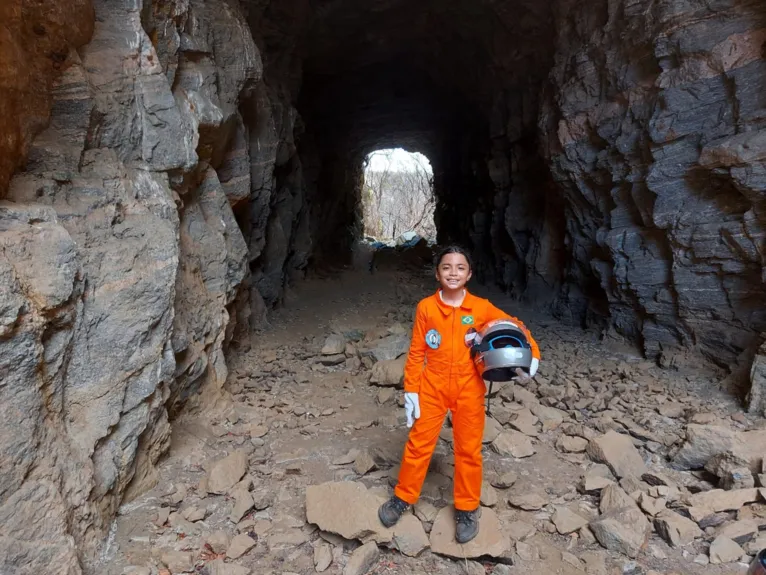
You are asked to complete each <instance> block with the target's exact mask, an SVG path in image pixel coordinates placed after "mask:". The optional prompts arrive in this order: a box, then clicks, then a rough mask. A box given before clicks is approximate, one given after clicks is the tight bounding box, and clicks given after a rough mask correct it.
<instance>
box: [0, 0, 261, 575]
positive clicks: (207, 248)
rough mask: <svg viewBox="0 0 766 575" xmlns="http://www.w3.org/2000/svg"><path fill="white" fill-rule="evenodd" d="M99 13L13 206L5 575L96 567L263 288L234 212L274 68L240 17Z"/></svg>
mask: <svg viewBox="0 0 766 575" xmlns="http://www.w3.org/2000/svg"><path fill="white" fill-rule="evenodd" d="M93 8H94V10H95V25H94V23H93V18H92V16H91V20H90V23H89V24H88V26H85V25H80V29H91V28H92V30H93V35H92V38H91V39H90V42H89V43H88V44H87V45H85V46H84V47H83V48H81V49H80V50H79V51H74V50H70V51H69V52H68V55H67V52H66V50H65V51H64V54H65V55H66V59H65V60H64V61H63V62H60V74H59V75H58V77H57V78H56V79H55V81H54V78H53V77H52V76H51V78H50V80H51V82H53V83H52V86H53V89H52V106H51V109H50V123H49V125H48V127H47V128H46V129H45V130H44V131H43V132H42V133H41V134H40V135H39V136H38V137H37V138H36V139H35V140H34V142H33V143H32V144H31V146H30V147H29V152H28V159H27V161H26V164H25V167H24V170H23V171H21V172H19V173H17V174H16V175H15V176H14V178H13V179H12V180H11V182H10V186H8V187H3V192H4V193H3V196H4V197H5V198H6V199H5V200H4V201H2V202H0V213H1V214H2V215H0V220H1V221H2V223H1V224H0V246H2V251H0V270H1V271H0V275H2V278H3V281H2V282H1V284H0V285H1V286H2V288H0V289H2V292H0V293H2V298H0V300H1V301H2V305H0V310H1V311H2V313H1V314H0V326H1V327H0V329H1V330H2V332H1V333H2V341H1V342H0V380H2V382H3V385H2V386H0V405H2V407H3V410H4V413H6V414H11V416H10V417H3V418H0V517H2V518H3V522H2V527H0V571H2V572H3V573H33V572H37V573H52V574H53V573H66V574H68V575H69V574H75V573H80V572H81V568H82V567H87V566H88V564H89V563H90V561H91V560H92V559H93V551H94V549H95V547H96V545H97V544H98V543H99V542H100V540H101V539H102V537H103V535H104V532H105V531H104V530H105V528H106V527H108V525H109V522H110V521H111V518H112V516H113V515H114V513H115V511H116V509H117V507H118V505H119V504H120V502H121V501H122V500H123V499H124V497H125V495H126V493H127V495H128V496H131V495H132V494H135V493H138V492H140V490H141V489H142V488H144V487H146V486H147V485H149V484H151V482H152V481H153V479H154V477H153V464H154V463H155V462H156V461H157V459H158V458H159V456H160V455H161V454H162V453H163V452H164V451H165V449H166V448H167V445H168V441H169V432H170V427H169V423H168V411H171V412H173V411H175V410H177V409H178V408H179V407H180V406H181V405H182V404H183V403H184V402H187V400H188V398H190V397H199V395H197V393H196V392H197V391H198V390H199V389H200V388H204V389H205V390H206V391H208V392H210V393H214V392H216V391H217V390H219V389H220V387H221V386H222V384H223V382H224V380H225V378H226V365H225V360H224V357H223V346H224V342H225V340H226V339H227V338H230V337H231V336H232V331H233V329H232V323H233V322H232V318H231V314H232V313H233V312H236V311H237V310H236V305H235V298H236V296H237V294H238V293H239V292H240V291H241V290H242V289H243V282H244V281H245V280H246V278H247V276H248V265H247V264H248V251H247V244H246V241H245V238H244V236H243V234H242V232H241V231H240V228H239V227H238V225H237V222H236V220H235V217H234V213H233V211H232V207H231V204H234V205H236V204H237V202H241V201H242V197H241V196H242V195H243V193H242V191H241V190H240V188H241V187H242V186H244V187H245V188H246V189H247V188H249V184H248V183H242V181H241V180H247V179H249V165H248V163H247V162H244V163H242V162H238V160H237V158H238V157H239V156H241V155H243V154H244V155H245V156H246V155H247V154H246V152H243V151H242V147H243V140H244V136H243V133H244V132H245V130H246V129H245V127H244V124H243V121H242V118H241V116H240V114H239V103H240V102H241V101H242V100H243V99H246V98H247V97H249V92H250V91H251V90H252V89H253V87H254V86H255V85H256V83H257V82H258V81H259V80H260V78H261V73H262V65H261V59H260V54H259V51H258V50H257V48H256V46H255V44H254V42H253V39H252V35H251V34H250V31H249V29H248V27H247V24H246V23H245V21H244V17H243V15H242V14H241V12H240V11H239V8H238V6H237V5H236V4H228V3H226V2H223V1H219V2H210V1H204V2H203V1H202V0H199V1H197V0H192V1H191V2H180V1H179V2H164V3H156V4H154V5H151V4H147V5H145V6H144V8H143V10H141V9H140V8H139V7H135V8H127V7H121V6H117V5H115V4H114V3H112V2H108V1H107V0H96V1H95V2H94V3H93ZM62 10H64V11H66V9H65V8H62ZM64 22H66V20H64ZM155 45H156V48H155ZM22 64H23V63H22ZM4 120H8V118H4ZM11 120H13V118H11ZM218 169H220V170H221V174H220V175H219V173H218V171H217V170H218ZM6 192H7V193H6ZM245 195H246V193H245ZM42 526H44V527H45V529H40V528H41V527H42ZM30 530H32V531H30Z"/></svg>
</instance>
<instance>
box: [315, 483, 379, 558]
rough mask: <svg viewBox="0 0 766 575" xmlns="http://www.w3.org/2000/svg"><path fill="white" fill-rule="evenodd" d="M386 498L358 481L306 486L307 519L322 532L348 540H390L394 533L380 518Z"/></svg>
mask: <svg viewBox="0 0 766 575" xmlns="http://www.w3.org/2000/svg"><path fill="white" fill-rule="evenodd" d="M384 501H385V499H384V498H383V497H380V496H379V495H376V494H374V493H372V492H370V491H369V490H368V489H367V487H366V486H365V485H364V484H362V483H358V482H355V481H337V482H333V481H330V482H327V483H322V484H320V485H310V486H309V487H307V488H306V519H307V520H308V522H309V523H312V524H314V525H316V526H318V527H319V528H320V529H321V530H322V531H329V532H330V533H335V534H337V535H340V536H341V537H345V538H346V539H360V540H361V539H364V540H366V541H369V540H374V541H375V542H377V543H390V542H391V540H392V538H393V535H394V532H393V530H392V529H386V528H385V527H383V524H382V523H381V522H380V519H378V507H380V505H381V504H382V503H383V502H384Z"/></svg>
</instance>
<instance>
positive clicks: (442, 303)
mask: <svg viewBox="0 0 766 575" xmlns="http://www.w3.org/2000/svg"><path fill="white" fill-rule="evenodd" d="M436 279H437V281H438V282H439V284H440V285H441V288H440V289H439V290H437V292H436V293H435V294H433V295H431V296H429V297H427V298H425V299H423V300H421V301H420V303H419V304H418V307H417V312H416V314H415V325H414V327H413V330H412V342H411V344H410V351H409V356H408V358H407V364H406V366H405V370H404V408H405V413H406V415H407V427H411V428H412V430H411V431H410V436H409V439H408V441H407V445H406V447H405V448H404V457H403V459H402V466H401V471H400V472H399V483H398V485H397V486H396V488H395V489H394V496H393V497H392V498H391V499H390V500H389V501H387V502H386V503H384V504H383V505H382V506H381V507H380V509H379V510H378V517H379V518H380V521H381V523H383V525H385V526H386V527H391V526H393V525H394V524H395V523H396V522H397V521H398V520H399V518H400V517H401V516H402V513H404V512H405V511H406V510H407V509H408V508H409V506H410V505H414V504H415V503H416V502H417V500H418V497H419V496H420V489H421V487H422V486H423V480H424V479H425V477H426V471H427V470H428V465H429V462H430V461H431V455H433V452H434V447H436V442H437V440H438V438H439V432H440V431H441V427H442V424H443V423H444V417H445V415H446V414H447V410H450V411H451V412H452V425H453V431H454V450H455V477H454V499H455V519H456V523H457V525H456V531H455V539H456V540H457V542H458V543H467V542H468V541H471V540H472V539H473V538H474V537H476V535H477V534H478V532H479V517H480V512H481V510H480V508H479V498H480V496H481V482H482V457H481V440H482V436H483V435H484V394H485V386H484V381H483V380H482V378H481V374H479V373H478V371H477V370H476V368H475V367H474V363H473V361H472V360H471V355H470V346H471V343H472V337H473V335H474V334H475V333H476V332H477V331H481V330H482V329H483V327H484V325H485V324H486V323H487V322H490V321H493V320H496V319H510V320H511V321H513V322H514V323H516V325H517V326H518V327H519V328H520V329H521V330H522V331H524V333H525V334H526V336H527V339H528V340H529V343H530V346H531V347H532V356H533V358H534V359H533V360H532V366H531V369H530V376H534V374H535V372H536V371H537V368H538V366H539V360H540V350H539V349H538V347H537V343H535V341H534V339H532V335H531V334H530V333H529V331H528V330H527V329H526V327H524V324H522V323H521V322H520V321H519V320H517V319H515V318H512V317H510V316H508V314H506V313H504V312H503V311H501V310H499V309H498V308H496V307H495V306H493V305H492V304H491V303H489V301H487V300H485V299H481V298H478V297H476V296H473V295H471V294H470V293H468V291H467V290H466V289H465V284H466V283H467V282H468V280H469V279H471V261H470V259H469V257H468V254H467V253H466V251H465V250H463V249H462V248H459V247H456V246H450V247H448V248H446V249H445V250H444V251H442V252H441V253H440V254H439V256H438V258H437V260H436ZM424 362H425V365H424ZM519 373H523V372H519ZM413 421H414V427H413Z"/></svg>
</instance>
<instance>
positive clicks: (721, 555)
mask: <svg viewBox="0 0 766 575" xmlns="http://www.w3.org/2000/svg"><path fill="white" fill-rule="evenodd" d="M744 553H745V551H744V549H742V547H740V546H739V545H737V543H735V542H734V541H732V540H731V539H729V538H728V537H723V536H721V537H716V538H715V540H714V541H713V542H712V543H711V544H710V562H711V563H712V564H713V565H718V564H720V563H732V562H733V561H738V560H739V558H740V557H742V555H744Z"/></svg>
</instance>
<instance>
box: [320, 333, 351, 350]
mask: <svg viewBox="0 0 766 575" xmlns="http://www.w3.org/2000/svg"><path fill="white" fill-rule="evenodd" d="M345 350H346V340H345V339H344V338H343V336H342V335H338V334H336V333H334V334H332V335H330V336H328V337H327V339H326V340H325V342H324V346H323V347H322V355H338V354H341V353H344V352H345Z"/></svg>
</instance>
